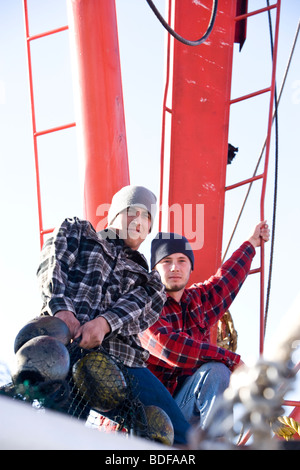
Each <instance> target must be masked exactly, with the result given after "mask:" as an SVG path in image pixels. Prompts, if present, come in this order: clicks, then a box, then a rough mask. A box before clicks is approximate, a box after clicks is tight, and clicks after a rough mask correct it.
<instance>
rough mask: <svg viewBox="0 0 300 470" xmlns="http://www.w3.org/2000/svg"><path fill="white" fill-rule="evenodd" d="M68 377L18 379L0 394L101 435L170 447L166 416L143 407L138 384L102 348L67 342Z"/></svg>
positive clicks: (170, 433)
mask: <svg viewBox="0 0 300 470" xmlns="http://www.w3.org/2000/svg"><path fill="white" fill-rule="evenodd" d="M66 347H67V350H68V353H69V356H70V367H69V371H68V375H67V377H66V378H65V379H64V380H42V379H41V378H40V380H39V379H36V378H35V380H34V381H33V380H31V376H29V379H28V378H26V376H24V377H22V378H23V379H24V380H22V381H21V382H20V383H16V382H14V381H12V382H11V383H8V384H6V385H4V386H2V387H0V394H3V395H6V396H10V397H12V398H14V399H18V400H22V401H25V402H29V403H31V404H32V406H33V407H35V408H46V409H53V410H56V411H59V412H62V413H66V414H68V415H69V416H70V417H72V418H75V419H80V420H84V421H85V422H86V424H87V425H88V426H89V427H94V428H97V429H99V430H101V431H104V432H123V433H127V434H130V435H135V436H139V437H143V438H146V439H151V440H155V441H158V442H161V443H165V444H167V445H172V443H173V438H174V434H173V429H172V423H171V422H170V420H169V417H168V416H167V415H166V414H165V413H164V412H163V410H161V409H160V408H158V407H145V406H143V404H142V403H141V401H140V400H139V398H138V386H137V383H136V381H135V379H134V378H133V377H132V376H131V375H129V374H128V372H127V369H126V368H125V367H124V365H123V364H122V363H121V362H120V361H119V360H118V359H117V358H115V357H112V356H111V355H109V354H108V353H107V352H106V351H105V350H104V349H103V348H102V347H100V348H98V349H96V350H86V349H82V348H80V347H79V345H78V343H77V342H76V341H75V342H72V343H70V344H69V345H68V346H66Z"/></svg>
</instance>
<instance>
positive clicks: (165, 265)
mask: <svg viewBox="0 0 300 470" xmlns="http://www.w3.org/2000/svg"><path fill="white" fill-rule="evenodd" d="M269 237H270V231H269V228H268V225H267V224H266V222H265V221H264V222H261V223H259V224H258V225H257V226H256V227H255V229H254V232H253V234H252V236H251V237H250V238H249V239H248V240H247V241H246V242H245V243H243V244H242V245H241V246H240V248H239V249H238V250H236V251H235V252H234V253H233V255H232V256H231V257H230V258H229V259H228V260H227V261H226V262H225V263H224V264H223V265H222V266H221V268H220V269H219V270H218V271H217V273H216V274H215V275H214V276H212V277H211V278H210V279H208V280H207V281H205V282H203V283H198V284H194V285H193V286H191V287H189V288H186V285H187V284H188V281H189V277H190V273H191V270H192V269H193V267H194V254H193V251H192V248H191V245H190V244H189V242H188V240H187V239H186V238H185V237H181V236H180V235H177V234H172V233H161V232H160V233H159V234H158V235H157V236H156V238H155V239H154V240H153V241H152V245H151V268H152V269H156V270H157V271H158V272H159V273H160V276H161V280H162V282H163V284H164V285H165V287H166V292H167V301H166V303H165V305H164V308H163V311H162V313H161V315H160V317H159V320H157V322H156V323H154V324H153V325H152V326H150V328H148V329H147V330H145V331H144V332H143V333H141V334H140V339H141V342H142V345H143V347H144V348H145V349H147V350H148V351H149V352H150V357H149V359H148V368H149V369H150V371H151V372H152V373H153V374H154V375H156V377H158V379H159V380H160V381H161V382H162V383H163V384H164V385H165V387H166V388H167V389H168V390H169V392H170V393H171V394H172V395H173V397H174V398H175V401H176V402H177V404H178V405H179V407H180V408H181V410H182V412H183V415H184V416H185V418H186V419H187V421H188V422H190V424H197V423H199V420H200V427H201V428H202V429H204V430H205V428H206V426H207V422H208V417H209V415H210V412H211V410H212V407H213V405H214V403H215V401H216V398H217V397H218V396H220V395H221V394H222V393H223V392H224V390H225V389H226V388H227V387H228V385H229V379H230V373H231V371H233V370H234V368H235V367H236V366H237V365H238V364H239V363H240V360H241V359H240V356H239V355H238V354H235V353H233V352H231V351H229V350H226V349H223V348H221V347H218V346H216V345H215V344H212V343H211V342H210V329H211V327H212V326H213V325H214V324H215V323H216V322H218V320H219V319H220V318H221V317H222V316H223V315H224V313H225V312H226V311H227V309H228V308H229V306H230V304H231V303H232V301H233V300H234V298H235V296H236V295H237V293H238V292H239V290H240V288H241V286H242V284H243V282H244V281H245V279H246V277H247V275H248V273H249V270H250V266H251V263H252V259H253V257H254V255H255V248H257V247H259V246H260V244H261V239H263V240H264V241H268V240H269Z"/></svg>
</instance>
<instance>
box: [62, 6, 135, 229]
mask: <svg viewBox="0 0 300 470" xmlns="http://www.w3.org/2000/svg"><path fill="white" fill-rule="evenodd" d="M68 14H69V30H70V41H71V53H72V58H73V65H74V88H75V104H76V106H77V122H76V125H77V132H78V137H79V141H80V146H79V153H80V155H79V157H80V158H82V159H83V170H82V175H81V176H82V179H83V191H84V195H83V197H84V217H85V218H86V219H87V220H89V221H90V222H91V223H92V224H93V225H94V227H95V228H96V230H97V229H101V228H102V227H103V225H104V222H103V221H104V218H105V217H104V216H106V212H105V211H104V209H105V205H106V206H107V205H108V204H109V203H110V201H111V198H112V196H113V194H114V193H115V192H116V191H118V190H119V189H120V188H121V187H123V186H124V185H127V184H129V165H128V156H127V142H126V130H125V117H124V106H123V91H122V81H121V67H120V57H119V43H118V31H117V19H116V7H115V0H101V1H99V0H68Z"/></svg>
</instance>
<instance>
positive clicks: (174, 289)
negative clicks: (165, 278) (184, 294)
mask: <svg viewBox="0 0 300 470" xmlns="http://www.w3.org/2000/svg"><path fill="white" fill-rule="evenodd" d="M185 285H186V284H185V283H183V284H177V285H175V286H170V285H168V284H167V285H166V286H165V287H166V291H167V292H178V291H180V290H182V289H184V288H185Z"/></svg>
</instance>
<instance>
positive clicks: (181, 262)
mask: <svg viewBox="0 0 300 470" xmlns="http://www.w3.org/2000/svg"><path fill="white" fill-rule="evenodd" d="M155 269H156V270H157V271H158V272H159V274H160V277H161V281H162V283H163V284H164V286H165V287H166V290H167V291H169V292H178V291H181V290H183V289H184V288H185V286H186V285H187V283H188V281H189V278H190V274H191V269H192V266H191V261H190V259H189V258H188V257H187V256H186V255H184V254H183V253H174V254H172V255H169V256H166V257H165V258H163V259H162V260H161V261H160V262H159V263H157V265H156V266H155Z"/></svg>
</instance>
